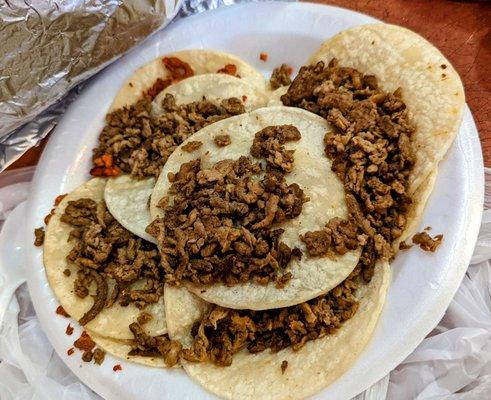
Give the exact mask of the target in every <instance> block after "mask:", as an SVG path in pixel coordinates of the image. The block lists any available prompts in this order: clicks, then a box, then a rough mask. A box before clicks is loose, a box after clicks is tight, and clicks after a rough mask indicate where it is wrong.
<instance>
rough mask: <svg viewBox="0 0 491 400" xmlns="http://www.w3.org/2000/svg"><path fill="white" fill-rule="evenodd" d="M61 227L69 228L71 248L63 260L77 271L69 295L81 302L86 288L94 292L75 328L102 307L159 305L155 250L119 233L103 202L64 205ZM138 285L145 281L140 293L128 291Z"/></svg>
mask: <svg viewBox="0 0 491 400" xmlns="http://www.w3.org/2000/svg"><path fill="white" fill-rule="evenodd" d="M61 221H62V222H65V223H67V224H69V225H71V226H72V227H73V229H72V231H71V232H70V236H69V240H70V241H72V242H73V248H72V249H71V251H70V253H69V254H68V256H67V260H68V261H69V262H70V264H72V265H74V266H75V267H76V268H77V278H76V280H75V281H74V292H75V294H76V295H77V296H78V297H80V298H84V297H86V296H88V295H89V294H90V293H91V286H92V285H93V284H95V286H96V293H95V298H94V303H93V305H92V307H91V309H90V310H89V311H87V313H85V315H84V316H83V317H82V318H81V319H80V321H79V322H80V324H81V325H86V324H87V323H88V322H90V321H91V320H92V319H94V318H95V317H96V316H97V315H98V314H99V313H100V312H101V311H102V310H103V309H104V307H110V306H111V305H112V304H114V303H115V302H118V303H119V304H120V305H122V306H126V305H128V304H130V303H133V304H135V305H136V306H137V307H139V308H144V307H145V306H146V304H148V303H155V302H157V301H158V300H159V298H160V296H161V295H162V291H163V283H162V280H163V271H162V269H161V267H160V256H159V253H158V251H157V248H156V246H155V245H154V244H152V243H149V242H146V241H145V240H143V239H140V238H139V237H137V236H135V235H133V234H132V233H130V232H129V231H127V230H126V229H125V228H123V227H122V226H121V225H120V224H119V223H118V222H117V221H116V220H115V219H114V218H113V217H112V215H111V214H110V213H109V211H108V210H107V209H106V206H105V203H104V202H100V203H96V202H95V201H94V200H91V199H79V200H75V201H70V202H69V203H68V204H67V207H66V208H65V211H64V213H63V215H62V216H61ZM140 280H144V281H145V284H144V285H143V287H142V288H141V289H135V288H133V287H132V284H133V283H136V282H137V281H140ZM109 282H111V283H112V285H109ZM110 286H111V287H112V290H111V291H110V289H109V288H110Z"/></svg>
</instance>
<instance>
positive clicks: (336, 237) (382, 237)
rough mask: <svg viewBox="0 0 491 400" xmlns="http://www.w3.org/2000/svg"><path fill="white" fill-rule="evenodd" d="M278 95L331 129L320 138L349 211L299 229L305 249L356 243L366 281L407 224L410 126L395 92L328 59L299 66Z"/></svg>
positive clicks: (322, 250) (323, 250) (390, 253)
mask: <svg viewBox="0 0 491 400" xmlns="http://www.w3.org/2000/svg"><path fill="white" fill-rule="evenodd" d="M281 100H282V102H283V104H285V105H287V106H294V107H300V108H304V109H306V110H308V111H311V112H314V113H316V114H318V115H320V116H322V117H324V118H326V119H327V121H328V122H330V123H331V124H332V126H333V127H335V131H334V132H328V133H327V134H326V136H325V138H324V142H325V152H326V155H327V156H328V157H329V158H330V159H331V160H332V170H333V171H334V172H335V173H336V174H337V175H338V176H339V178H340V179H341V181H342V182H343V183H344V188H345V193H346V203H347V206H348V212H349V217H348V218H347V219H346V220H345V221H342V222H340V221H336V224H337V225H336V226H333V225H334V224H333V223H332V221H330V222H329V223H328V224H327V226H326V228H325V229H323V230H320V231H317V232H310V233H308V234H306V235H304V237H303V240H304V242H305V243H306V246H307V249H308V252H309V254H311V255H321V254H323V253H327V252H328V251H330V250H331V249H332V247H335V248H336V249H337V251H338V252H339V251H340V252H343V251H344V250H345V249H344V248H343V247H346V248H347V249H351V248H353V247H356V244H358V245H360V246H362V247H363V252H362V255H361V259H360V265H361V267H362V269H363V270H364V275H365V278H366V279H370V277H371V275H372V273H373V267H374V264H375V261H376V260H377V259H379V258H384V259H389V258H391V257H392V256H393V247H392V244H393V242H394V241H395V240H396V239H397V238H399V237H400V236H401V234H402V232H403V230H404V228H405V226H406V216H405V215H406V211H407V209H408V207H409V205H410V204H411V199H410V197H409V196H408V194H407V188H408V179H409V175H410V173H411V170H412V167H413V165H414V159H415V157H414V154H413V152H412V149H411V136H412V134H413V132H414V127H413V126H412V125H411V123H410V122H409V119H408V113H407V110H406V106H405V104H404V102H403V100H402V93H401V90H400V89H398V90H396V91H395V92H394V93H386V92H384V91H382V90H381V89H380V88H379V87H378V83H377V78H376V77H375V76H373V75H363V74H362V73H360V72H358V71H357V70H355V69H353V68H345V67H340V66H338V63H337V61H336V60H335V59H333V60H332V61H331V62H330V63H329V65H328V66H325V65H324V63H323V62H319V63H317V64H316V65H313V66H306V67H302V68H301V69H300V71H299V74H298V75H297V77H296V78H295V79H294V81H293V82H292V84H291V85H290V87H289V89H288V91H287V93H286V94H285V95H283V96H282V97H281Z"/></svg>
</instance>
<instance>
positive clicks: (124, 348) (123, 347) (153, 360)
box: [87, 330, 166, 368]
mask: <svg viewBox="0 0 491 400" xmlns="http://www.w3.org/2000/svg"><path fill="white" fill-rule="evenodd" d="M87 332H88V333H89V336H90V337H91V338H92V340H93V341H94V342H95V343H96V344H97V346H99V347H100V348H101V349H102V350H104V351H105V352H106V353H109V354H111V355H113V356H114V357H118V358H121V359H122V360H126V361H130V362H134V363H136V364H142V365H147V366H149V367H157V368H166V365H165V362H164V359H163V358H162V357H143V356H130V355H128V353H129V352H130V350H131V348H132V346H131V340H117V339H112V338H108V337H105V336H101V335H98V334H96V333H94V332H92V331H90V330H87Z"/></svg>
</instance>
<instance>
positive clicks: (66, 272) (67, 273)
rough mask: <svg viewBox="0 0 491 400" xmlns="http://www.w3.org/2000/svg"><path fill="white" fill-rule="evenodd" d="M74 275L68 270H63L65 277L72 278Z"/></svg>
mask: <svg viewBox="0 0 491 400" xmlns="http://www.w3.org/2000/svg"><path fill="white" fill-rule="evenodd" d="M71 274H72V271H70V270H69V269H68V268H65V269H64V270H63V275H65V276H66V277H68V276H70V275H71Z"/></svg>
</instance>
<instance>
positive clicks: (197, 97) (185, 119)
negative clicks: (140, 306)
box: [101, 74, 267, 241]
mask: <svg viewBox="0 0 491 400" xmlns="http://www.w3.org/2000/svg"><path fill="white" fill-rule="evenodd" d="M136 80H137V77H136V76H135V77H134V78H133V81H136ZM119 95H120V94H118V96H119ZM115 101H117V98H116V100H115ZM266 102H267V97H266V95H265V94H263V93H262V92H261V91H260V90H258V89H257V88H255V87H253V86H251V85H250V84H249V83H247V81H245V80H243V79H239V78H237V77H234V76H230V75H227V74H203V75H197V76H192V77H190V78H187V79H184V80H182V81H180V82H178V83H175V84H172V85H171V86H169V87H168V88H166V89H164V90H163V91H162V92H161V93H160V94H159V95H158V96H157V97H156V98H155V99H154V100H153V102H152V104H151V112H150V116H148V115H147V116H145V117H143V116H142V115H141V114H140V115H139V116H138V117H137V118H139V119H140V120H142V119H144V120H146V121H148V122H147V127H148V132H149V135H151V136H147V137H143V138H142V142H141V143H138V145H135V146H134V148H133V150H132V154H136V155H135V156H134V158H138V159H141V158H142V157H144V158H145V159H144V160H143V161H141V162H140V163H138V161H135V162H134V163H132V165H131V170H129V172H130V174H122V175H120V176H117V177H113V178H111V179H109V181H108V183H107V185H106V190H105V193H104V200H105V201H106V204H107V207H108V208H109V210H110V211H111V214H112V215H113V216H114V218H116V219H117V220H118V222H120V223H121V224H122V225H123V226H124V227H125V228H126V229H128V230H129V231H130V232H132V233H134V234H135V235H138V236H139V237H141V238H143V239H145V240H148V241H154V239H153V238H152V237H151V236H150V235H149V234H147V233H146V232H145V229H146V227H147V226H148V224H149V223H150V213H149V209H148V201H149V198H150V194H151V192H152V189H153V187H154V185H155V179H154V177H153V176H151V177H147V176H146V175H148V174H149V173H151V172H153V173H155V171H150V170H151V169H152V168H154V169H155V168H157V169H158V168H161V166H162V165H163V164H164V163H165V161H166V159H167V157H168V156H169V155H170V152H172V150H173V149H174V148H175V147H176V146H177V145H178V144H179V143H181V142H182V141H183V140H184V139H185V138H186V137H187V136H189V135H191V134H192V133H193V132H195V131H196V130H199V129H200V128H201V127H202V126H206V125H207V124H209V123H213V122H214V121H216V120H220V119H223V118H227V117H229V116H233V115H235V114H238V113H242V112H246V111H251V110H254V109H256V108H259V107H262V106H263V105H265V104H266ZM169 103H172V104H169ZM201 115H203V117H202V121H198V120H197V118H198V116H201ZM132 121H133V122H134V121H135V119H133V120H132ZM135 125H138V123H137V124H135ZM123 129H125V131H124V134H123V136H124V138H122V140H121V141H126V142H127V141H133V140H136V139H135V131H136V132H138V131H137V130H136V128H135V130H131V131H130V132H128V131H127V128H125V127H123ZM176 131H177V132H176ZM106 132H108V129H106V130H105V131H103V137H104V138H106V139H107V141H108V142H109V141H110V147H111V150H113V149H114V143H113V140H112V138H114V134H116V135H117V134H120V130H117V131H116V132H115V130H114V129H111V130H110V133H111V135H107V136H106V135H105V133H106ZM150 132H151V133H150ZM106 143H107V142H106ZM150 146H151V147H153V148H157V151H154V152H153V154H150V155H149V154H148V152H149V151H151V150H143V151H142V148H144V147H150ZM104 149H105V150H104V151H105V153H104V154H105V155H107V154H109V151H108V147H107V146H105V147H104ZM126 151H127V146H124V147H123V148H122V149H121V152H126ZM119 155H120V153H119V152H118V154H114V156H113V160H115V161H114V165H116V166H118V160H119V159H120V158H124V157H125V156H124V155H123V154H121V156H120V157H118V156H119ZM103 156H104V155H102V156H101V157H103ZM128 157H129V158H130V160H131V159H132V157H133V156H132V155H131V154H130V155H129V156H128ZM147 157H148V158H150V160H148V158H147ZM156 157H157V159H155V158H156ZM152 158H154V160H152ZM130 162H131V161H130ZM141 164H145V165H141ZM155 165H158V167H155ZM142 170H143V171H142ZM139 173H140V174H143V176H134V175H135V174H139ZM142 178H143V179H142Z"/></svg>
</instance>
